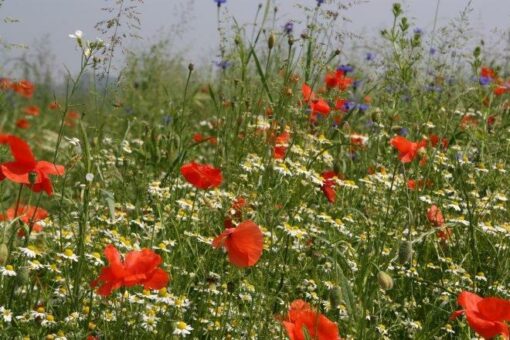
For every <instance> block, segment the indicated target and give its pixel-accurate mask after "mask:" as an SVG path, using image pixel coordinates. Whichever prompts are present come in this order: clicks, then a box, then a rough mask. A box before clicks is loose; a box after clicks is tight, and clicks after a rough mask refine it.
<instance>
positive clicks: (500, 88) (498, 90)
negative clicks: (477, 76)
mask: <svg viewBox="0 0 510 340" xmlns="http://www.w3.org/2000/svg"><path fill="white" fill-rule="evenodd" d="M492 92H493V93H494V95H495V96H501V95H503V94H505V93H507V92H509V89H508V87H507V86H503V85H498V86H496V87H495V88H494V90H492Z"/></svg>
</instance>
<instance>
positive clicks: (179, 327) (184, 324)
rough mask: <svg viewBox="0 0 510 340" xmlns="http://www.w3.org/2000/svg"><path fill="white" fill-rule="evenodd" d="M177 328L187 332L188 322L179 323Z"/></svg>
mask: <svg viewBox="0 0 510 340" xmlns="http://www.w3.org/2000/svg"><path fill="white" fill-rule="evenodd" d="M176 326H177V328H178V329H180V330H185V329H186V327H188V325H187V324H186V322H183V321H179V322H177V325H176Z"/></svg>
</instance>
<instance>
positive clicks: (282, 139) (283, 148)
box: [273, 131, 290, 159]
mask: <svg viewBox="0 0 510 340" xmlns="http://www.w3.org/2000/svg"><path fill="white" fill-rule="evenodd" d="M289 140H290V133H289V132H288V131H284V132H282V133H281V134H279V135H278V136H277V137H276V139H275V146H274V147H273V157H274V158H275V159H283V158H285V154H286V153H287V148H288V147H289Z"/></svg>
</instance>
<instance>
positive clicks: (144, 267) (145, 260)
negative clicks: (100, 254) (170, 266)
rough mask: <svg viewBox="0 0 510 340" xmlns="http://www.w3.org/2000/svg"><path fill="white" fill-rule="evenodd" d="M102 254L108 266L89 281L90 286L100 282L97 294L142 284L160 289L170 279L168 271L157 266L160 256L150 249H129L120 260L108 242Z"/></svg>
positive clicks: (145, 287)
mask: <svg viewBox="0 0 510 340" xmlns="http://www.w3.org/2000/svg"><path fill="white" fill-rule="evenodd" d="M104 255H105V256H106V259H107V260H108V263H109V266H108V267H106V268H103V269H102V270H101V274H100V275H99V277H98V278H97V279H96V280H94V281H92V283H91V286H92V288H95V287H97V285H98V284H99V283H101V286H100V287H99V288H98V289H97V293H98V294H99V295H102V296H107V295H110V294H111V293H112V292H113V291H114V290H116V289H119V288H120V287H122V286H124V287H132V286H136V285H143V287H144V289H161V288H163V287H165V286H166V285H167V284H168V282H169V281H170V276H169V275H168V273H166V272H165V271H164V270H163V269H161V268H158V267H159V265H160V264H161V263H162V260H161V256H159V255H158V254H156V253H155V252H154V251H152V250H150V249H142V250H139V251H130V252H129V253H127V254H126V256H125V259H124V262H122V260H121V258H120V254H119V251H118V250H117V249H116V248H115V247H114V246H113V245H112V244H109V245H108V246H106V248H105V250H104Z"/></svg>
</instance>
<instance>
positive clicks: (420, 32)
mask: <svg viewBox="0 0 510 340" xmlns="http://www.w3.org/2000/svg"><path fill="white" fill-rule="evenodd" d="M414 34H416V35H422V34H423V30H422V29H421V28H419V27H416V28H415V29H414Z"/></svg>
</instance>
